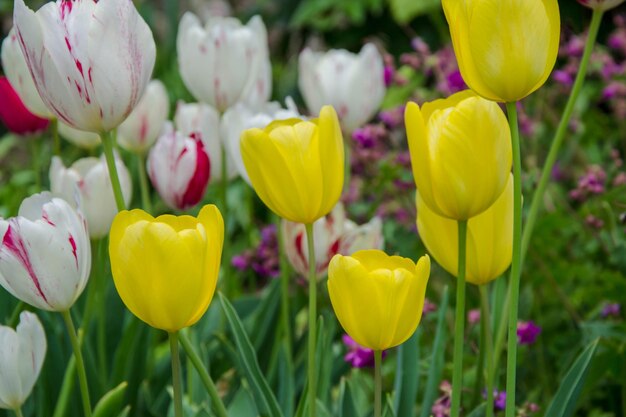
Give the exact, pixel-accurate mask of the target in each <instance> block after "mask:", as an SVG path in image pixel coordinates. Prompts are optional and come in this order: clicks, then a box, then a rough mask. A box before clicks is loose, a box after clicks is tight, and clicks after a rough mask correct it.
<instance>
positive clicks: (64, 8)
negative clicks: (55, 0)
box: [61, 0, 73, 19]
mask: <svg viewBox="0 0 626 417" xmlns="http://www.w3.org/2000/svg"><path fill="white" fill-rule="evenodd" d="M72 6H73V4H72V1H71V0H64V1H63V2H61V19H65V16H67V15H68V14H70V13H71V12H72Z"/></svg>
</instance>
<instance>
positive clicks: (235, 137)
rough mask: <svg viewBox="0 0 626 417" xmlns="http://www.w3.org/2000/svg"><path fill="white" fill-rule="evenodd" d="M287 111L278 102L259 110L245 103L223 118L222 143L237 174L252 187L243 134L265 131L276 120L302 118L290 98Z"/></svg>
mask: <svg viewBox="0 0 626 417" xmlns="http://www.w3.org/2000/svg"><path fill="white" fill-rule="evenodd" d="M287 107H288V108H287V109H284V108H282V107H281V106H280V104H279V103H277V102H271V103H266V104H264V105H263V106H261V107H259V108H258V109H253V108H251V107H250V106H248V105H245V104H243V103H238V104H236V105H234V106H232V107H230V108H229V109H228V110H226V112H225V113H224V115H223V116H222V122H221V124H220V132H221V137H222V142H223V143H224V146H226V152H227V153H228V156H229V157H230V161H232V164H231V166H233V165H234V169H235V170H236V172H237V173H238V174H239V175H241V178H243V179H244V180H245V181H246V182H247V183H248V185H250V186H252V183H251V182H250V177H249V176H248V172H247V171H246V166H245V165H244V163H243V157H242V156H241V134H242V133H243V132H244V130H247V129H252V128H255V127H256V128H259V129H263V128H265V127H266V126H267V125H269V124H270V123H271V122H273V121H274V120H284V119H291V118H300V117H301V115H300V113H298V110H297V108H296V107H295V103H293V101H292V100H290V99H289V98H288V100H287Z"/></svg>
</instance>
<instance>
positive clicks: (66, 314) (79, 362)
mask: <svg viewBox="0 0 626 417" xmlns="http://www.w3.org/2000/svg"><path fill="white" fill-rule="evenodd" d="M61 315H62V316H63V320H64V321H65V326H66V327H67V333H68V334H69V336H70V342H71V343H72V348H73V349H74V357H75V358H76V370H77V371H78V383H79V385H80V394H81V397H82V400H83V411H84V412H85V417H91V401H90V400H89V387H88V386H87V373H86V372H85V363H84V362H83V354H82V353H81V350H80V343H79V341H78V337H77V336H76V328H75V327H74V322H73V321H72V315H71V314H70V311H69V310H66V311H62V312H61Z"/></svg>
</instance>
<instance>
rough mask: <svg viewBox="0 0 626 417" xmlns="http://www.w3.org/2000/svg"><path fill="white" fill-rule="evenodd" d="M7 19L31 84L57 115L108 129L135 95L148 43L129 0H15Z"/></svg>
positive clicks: (146, 65)
mask: <svg viewBox="0 0 626 417" xmlns="http://www.w3.org/2000/svg"><path fill="white" fill-rule="evenodd" d="M13 21H14V24H15V31H16V34H17V37H18V39H19V43H20V45H21V47H22V52H23V53H24V57H25V58H26V63H27V64H28V68H29V69H30V73H31V74H32V76H33V81H34V82H35V86H36V87H37V91H39V95H40V96H41V99H42V100H43V102H44V103H45V104H46V106H47V107H48V108H49V109H50V110H51V111H52V112H53V113H54V115H55V116H56V117H58V118H59V120H61V121H63V122H64V123H67V124H69V125H71V126H73V127H75V128H77V129H80V130H87V131H90V132H102V131H109V130H112V129H114V128H116V127H117V126H118V125H119V124H120V123H122V122H123V121H124V119H126V117H127V116H128V115H129V114H130V112H131V111H132V109H133V108H134V107H135V105H136V104H137V103H138V102H139V99H140V98H141V96H142V95H143V91H144V90H145V88H146V85H147V84H148V81H149V80H150V75H151V73H152V69H153V67H154V60H155V57H156V48H155V44H154V39H153V38H152V32H151V31H150V28H149V27H148V25H147V24H146V22H145V21H144V20H143V19H142V18H141V16H140V15H139V13H138V12H137V9H136V8H135V6H134V5H133V2H131V1H128V0H107V1H100V2H95V1H93V0H74V1H57V2H49V3H46V4H44V5H43V6H42V7H41V8H40V9H39V10H38V11H37V12H36V13H35V12H34V11H32V10H31V9H29V8H28V7H27V6H26V5H25V4H24V0H15V8H14V13H13Z"/></svg>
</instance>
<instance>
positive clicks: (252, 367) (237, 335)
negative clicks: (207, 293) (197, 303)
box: [218, 293, 283, 417]
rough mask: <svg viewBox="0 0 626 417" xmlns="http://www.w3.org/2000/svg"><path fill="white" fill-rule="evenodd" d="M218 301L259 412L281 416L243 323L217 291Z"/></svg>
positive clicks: (281, 413) (273, 416) (276, 416)
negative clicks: (231, 333)
mask: <svg viewBox="0 0 626 417" xmlns="http://www.w3.org/2000/svg"><path fill="white" fill-rule="evenodd" d="M218 296H219V299H220V303H221V305H222V310H223V311H224V315H225V316H226V320H227V321H228V324H229V326H230V329H231V331H232V332H233V337H234V339H235V344H236V345H237V350H238V351H239V356H240V363H241V365H242V367H243V371H244V374H245V375H246V378H247V380H248V382H249V383H250V386H251V389H252V395H253V396H254V399H255V402H256V404H257V406H258V407H259V411H260V412H261V414H265V415H269V416H272V417H282V416H283V412H282V411H281V409H280V406H279V405H278V401H277V400H276V397H275V396H274V393H272V391H271V390H270V387H269V384H268V383H267V380H266V379H265V377H264V376H263V373H262V372H261V368H260V367H259V361H258V360H257V357H256V354H255V352H254V348H253V346H252V343H251V342H250V339H249V338H248V335H247V334H246V331H245V330H244V327H243V323H242V322H241V320H240V319H239V316H237V313H236V312H235V309H234V307H233V306H232V304H231V303H230V302H229V301H228V300H227V299H226V297H224V295H223V294H222V293H219V295H218Z"/></svg>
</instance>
